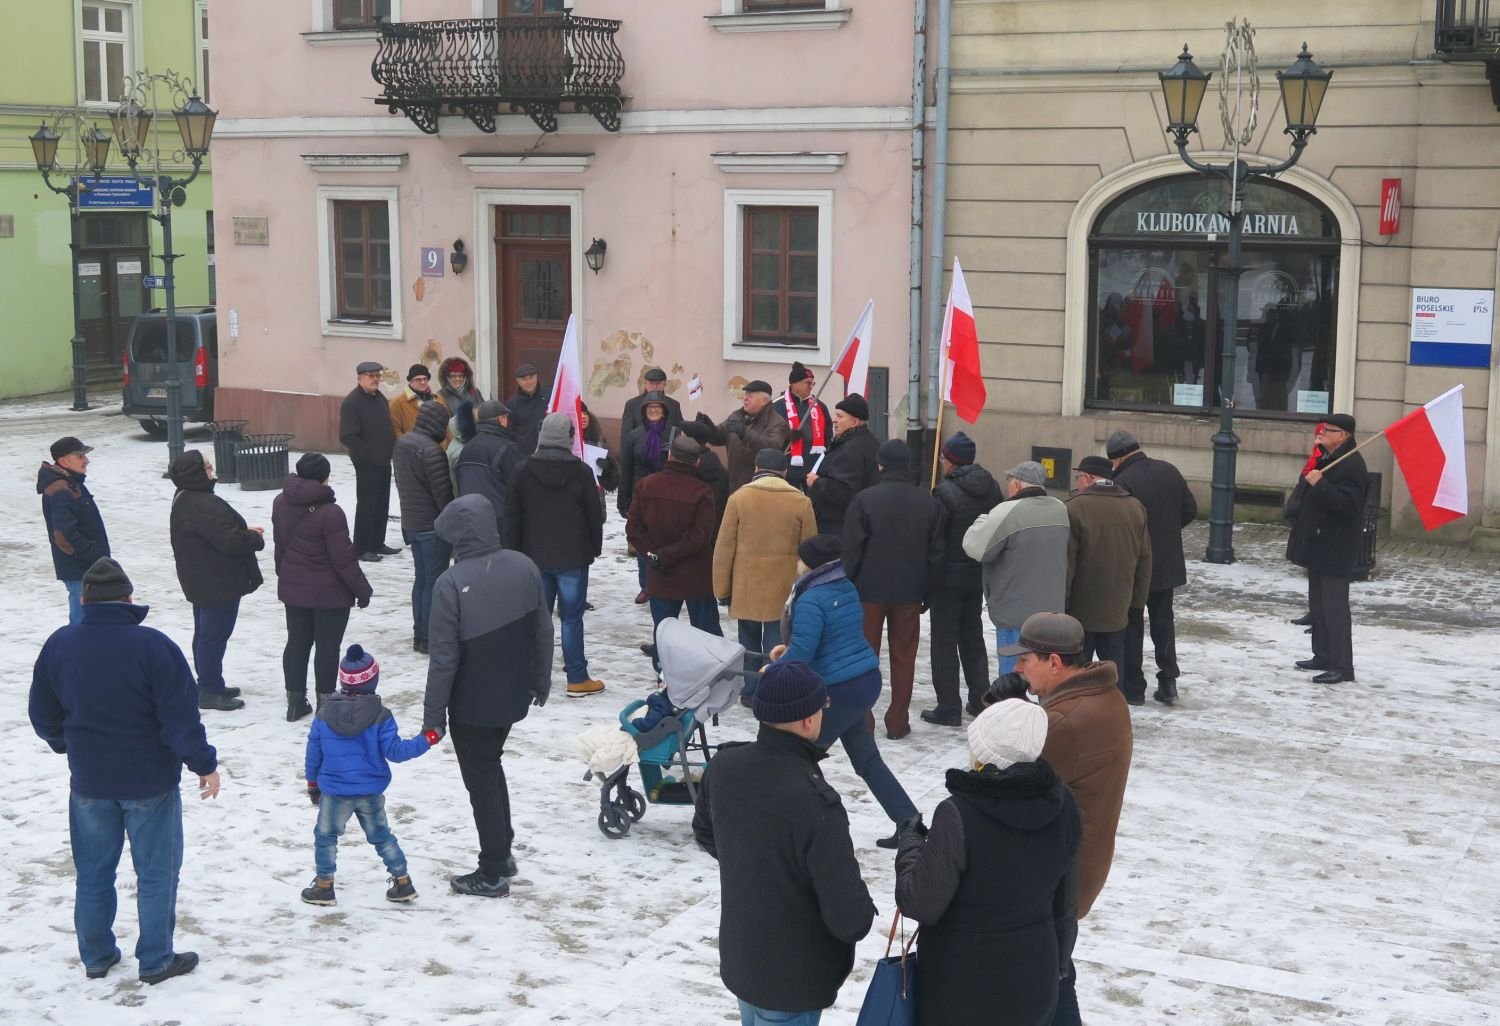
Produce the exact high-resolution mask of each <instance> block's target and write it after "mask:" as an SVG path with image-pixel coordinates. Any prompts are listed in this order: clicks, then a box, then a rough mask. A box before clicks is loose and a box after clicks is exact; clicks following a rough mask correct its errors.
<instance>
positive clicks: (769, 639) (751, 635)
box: [736, 620, 781, 670]
mask: <svg viewBox="0 0 1500 1026" xmlns="http://www.w3.org/2000/svg"><path fill="white" fill-rule="evenodd" d="M736 622H737V623H738V624H739V633H740V645H741V646H742V647H743V648H744V649H745V651H746V652H759V653H761V654H762V655H769V654H770V651H771V649H773V648H775V647H776V646H777V645H779V644H781V621H780V620H766V621H764V622H762V621H760V620H739V621H736ZM768 662H770V660H769V659H762V658H760V657H759V656H752V655H747V656H745V669H746V670H759V669H760V668H761V667H763V666H765V665H766V663H768Z"/></svg>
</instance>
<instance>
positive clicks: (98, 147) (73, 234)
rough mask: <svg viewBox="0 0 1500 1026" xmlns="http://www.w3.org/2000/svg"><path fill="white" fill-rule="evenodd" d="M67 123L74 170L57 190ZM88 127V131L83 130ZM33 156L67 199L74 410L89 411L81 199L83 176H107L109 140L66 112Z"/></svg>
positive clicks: (34, 145)
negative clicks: (81, 273)
mask: <svg viewBox="0 0 1500 1026" xmlns="http://www.w3.org/2000/svg"><path fill="white" fill-rule="evenodd" d="M64 120H70V121H71V122H72V124H73V143H74V147H73V168H72V170H70V171H69V172H68V184H67V185H66V186H57V185H53V184H52V172H53V171H55V170H57V150H58V147H59V146H60V145H61V143H62V136H61V135H60V134H59V133H58V131H57V127H59V126H60V125H61V124H62V122H63V121H64ZM85 125H89V127H88V128H87V130H85V128H84V126H85ZM30 141H31V153H32V156H33V157H35V158H36V169H37V170H38V171H40V172H41V173H42V182H43V183H44V184H45V185H46V186H47V188H48V189H49V190H51V191H52V192H55V193H57V194H58V195H59V196H66V197H67V198H68V230H69V239H70V241H69V244H68V248H69V249H70V250H71V251H72V262H73V267H72V274H71V277H72V279H73V341H72V346H73V406H72V409H74V410H87V409H88V408H89V396H88V353H87V348H88V342H87V341H86V340H85V339H84V337H83V325H82V320H81V313H82V303H81V300H80V297H79V286H78V249H79V240H78V206H79V203H78V198H79V196H80V195H81V194H82V193H83V192H86V191H87V190H88V187H89V183H88V181H87V180H86V179H85V176H84V172H85V171H86V170H87V171H88V172H90V173H92V174H93V176H94V181H95V182H98V181H99V176H100V175H102V174H104V165H105V164H107V163H109V136H107V135H105V134H104V133H103V132H101V131H99V129H98V128H97V127H94V126H93V125H92V124H91V123H89V122H87V121H85V120H84V117H83V113H82V111H80V110H78V109H77V108H74V109H73V110H71V111H64V112H61V113H59V114H57V115H56V116H54V118H53V124H52V125H50V126H49V125H48V124H47V123H46V122H45V121H44V122H42V127H40V128H38V129H37V130H36V133H35V134H33V135H32V136H31V137H30Z"/></svg>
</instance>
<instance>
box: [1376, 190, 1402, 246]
mask: <svg viewBox="0 0 1500 1026" xmlns="http://www.w3.org/2000/svg"><path fill="white" fill-rule="evenodd" d="M1400 230H1401V179H1399V178H1383V179H1381V181H1380V234H1381V235H1395V234H1396V233H1397V232H1398V231H1400Z"/></svg>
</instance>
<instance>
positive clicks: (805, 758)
mask: <svg viewBox="0 0 1500 1026" xmlns="http://www.w3.org/2000/svg"><path fill="white" fill-rule="evenodd" d="M827 703H828V687H827V685H826V684H824V682H823V679H822V678H821V677H819V676H818V674H817V672H816V671H814V670H813V668H812V667H811V666H809V665H808V664H806V663H803V662H796V661H793V662H787V663H780V664H778V665H776V666H772V667H771V668H770V669H769V670H767V671H766V674H765V676H764V677H763V678H762V679H761V682H760V686H759V687H758V688H757V689H756V692H755V698H754V700H753V704H752V709H753V711H754V713H755V718H756V719H757V720H759V721H760V732H759V733H758V734H757V735H756V738H755V740H754V741H752V742H750V743H748V744H731V745H724V746H722V747H721V748H720V749H719V754H717V755H715V756H714V760H713V765H712V767H711V768H710V769H708V770H706V771H705V772H704V774H703V779H702V781H701V783H700V784H699V786H698V801H697V808H696V809H695V811H694V813H693V837H694V839H695V840H696V841H697V842H698V845H699V847H701V848H702V849H703V850H704V851H706V852H708V853H709V854H710V855H712V856H713V857H714V858H715V859H717V860H718V863H719V888H720V892H721V894H722V900H721V911H720V914H719V976H720V978H721V979H722V980H723V981H724V986H726V987H728V988H729V991H730V993H732V994H733V995H734V996H735V997H736V998H738V999H739V1004H740V1018H741V1021H742V1022H746V1023H762V1022H816V1021H817V1015H816V1013H818V1012H820V1011H821V1010H822V1009H824V1008H828V1007H829V1006H831V1005H832V1004H833V1003H834V1001H835V1000H836V999H837V998H838V993H839V987H840V986H842V985H843V982H844V980H846V979H847V978H848V976H849V970H850V969H852V968H853V967H854V945H855V944H856V943H858V942H859V941H860V940H861V939H862V938H863V937H864V936H865V934H867V933H869V932H870V923H871V920H872V919H873V917H874V915H875V903H874V902H873V901H871V900H870V892H869V890H868V889H867V888H866V887H865V882H864V880H863V879H862V878H861V876H860V867H859V862H858V861H857V860H856V859H855V857H854V843H853V842H852V841H851V840H850V838H849V818H848V816H847V815H845V813H844V806H843V803H842V802H841V801H840V800H839V795H838V792H837V791H835V790H834V789H833V788H832V787H831V786H830V785H829V783H828V781H827V780H825V779H824V777H823V774H822V772H821V771H820V770H819V769H818V763H819V762H820V761H822V760H823V759H824V758H826V757H827V754H828V753H827V752H826V751H824V750H823V749H822V748H819V747H818V744H817V740H818V734H819V731H820V730H821V729H822V726H823V707H824V706H825V705H826V704H827ZM800 1015H807V1016H808V1017H807V1018H801V1017H800ZM794 1017H796V1018H794Z"/></svg>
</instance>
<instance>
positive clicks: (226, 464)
mask: <svg viewBox="0 0 1500 1026" xmlns="http://www.w3.org/2000/svg"><path fill="white" fill-rule="evenodd" d="M249 423H250V422H249V421H248V420H212V421H209V423H208V429H209V430H210V431H212V432H213V435H214V476H215V477H216V478H218V479H219V480H220V481H223V482H224V483H225V484H234V483H235V482H237V481H239V479H240V477H239V468H238V467H237V465H236V461H235V455H236V453H235V450H236V449H237V448H238V447H239V444H240V439H242V438H244V437H245V425H247V424H249Z"/></svg>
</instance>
